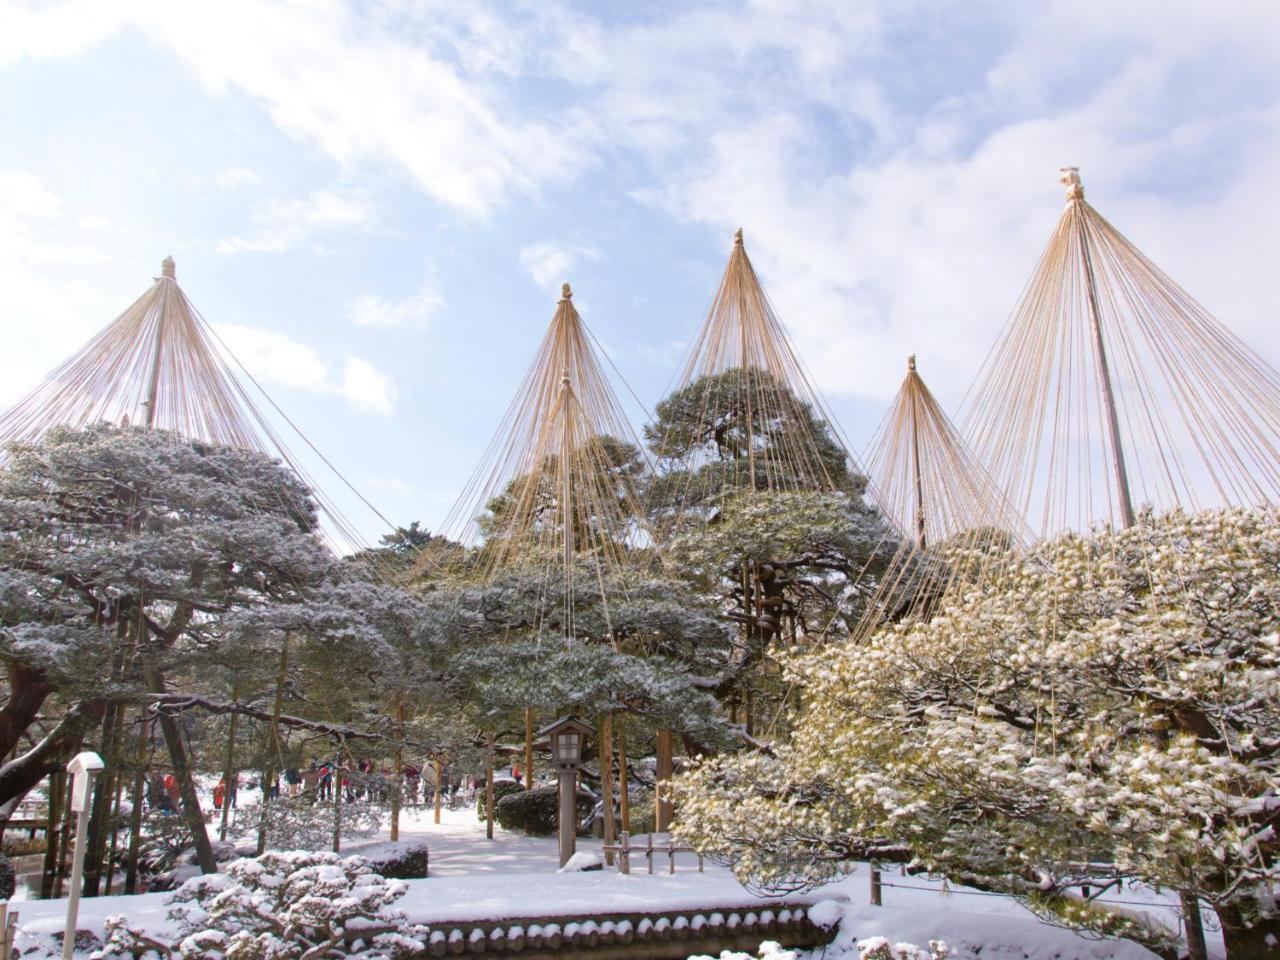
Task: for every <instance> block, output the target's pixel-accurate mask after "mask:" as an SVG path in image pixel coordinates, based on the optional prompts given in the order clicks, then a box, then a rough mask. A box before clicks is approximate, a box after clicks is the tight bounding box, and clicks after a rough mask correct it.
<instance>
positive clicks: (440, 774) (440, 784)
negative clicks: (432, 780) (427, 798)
mask: <svg viewBox="0 0 1280 960" xmlns="http://www.w3.org/2000/svg"><path fill="white" fill-rule="evenodd" d="M435 767H436V800H435V808H436V810H435V822H436V823H439V822H440V808H441V806H443V805H444V764H443V763H442V762H441V760H440V758H439V757H436V759H435Z"/></svg>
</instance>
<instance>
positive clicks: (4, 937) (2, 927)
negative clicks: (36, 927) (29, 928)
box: [0, 903, 18, 960]
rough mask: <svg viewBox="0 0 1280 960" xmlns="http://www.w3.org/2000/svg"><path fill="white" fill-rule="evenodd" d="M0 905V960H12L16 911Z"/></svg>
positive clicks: (16, 923)
mask: <svg viewBox="0 0 1280 960" xmlns="http://www.w3.org/2000/svg"><path fill="white" fill-rule="evenodd" d="M10 907H11V905H10V904H8V903H0V960H12V958H13V941H14V938H15V937H16V936H17V935H18V911H17V910H13V909H11V908H10Z"/></svg>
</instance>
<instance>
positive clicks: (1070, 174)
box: [1058, 167, 1084, 200]
mask: <svg viewBox="0 0 1280 960" xmlns="http://www.w3.org/2000/svg"><path fill="white" fill-rule="evenodd" d="M1058 174H1059V176H1058V181H1059V182H1060V183H1062V184H1065V185H1066V188H1067V199H1068V200H1083V199H1084V184H1082V183H1081V182H1080V168H1079V167H1059V168H1058Z"/></svg>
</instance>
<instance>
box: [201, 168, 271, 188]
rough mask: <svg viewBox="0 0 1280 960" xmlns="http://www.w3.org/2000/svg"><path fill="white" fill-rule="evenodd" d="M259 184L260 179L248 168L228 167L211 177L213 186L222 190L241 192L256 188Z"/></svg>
mask: <svg viewBox="0 0 1280 960" xmlns="http://www.w3.org/2000/svg"><path fill="white" fill-rule="evenodd" d="M261 182H262V177H261V176H259V175H258V174H257V173H256V172H255V171H253V170H250V169H249V168H248V167H229V168H228V169H226V170H219V171H218V172H217V173H215V174H214V175H213V183H214V186H216V187H218V188H220V189H222V190H241V189H243V188H245V187H254V186H257V185H258V184H259V183H261Z"/></svg>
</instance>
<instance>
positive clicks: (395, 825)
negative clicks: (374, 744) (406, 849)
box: [391, 690, 404, 842]
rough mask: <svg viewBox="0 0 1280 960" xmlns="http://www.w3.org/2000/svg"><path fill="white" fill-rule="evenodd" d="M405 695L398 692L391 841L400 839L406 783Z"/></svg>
mask: <svg viewBox="0 0 1280 960" xmlns="http://www.w3.org/2000/svg"><path fill="white" fill-rule="evenodd" d="M403 739H404V694H403V693H402V692H401V691H399V690H397V691H396V779H395V784H394V786H393V787H392V789H391V840H392V842H394V841H396V840H399V839H400V786H401V784H402V783H404V751H403V749H402V747H401V741H402V740H403Z"/></svg>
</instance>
